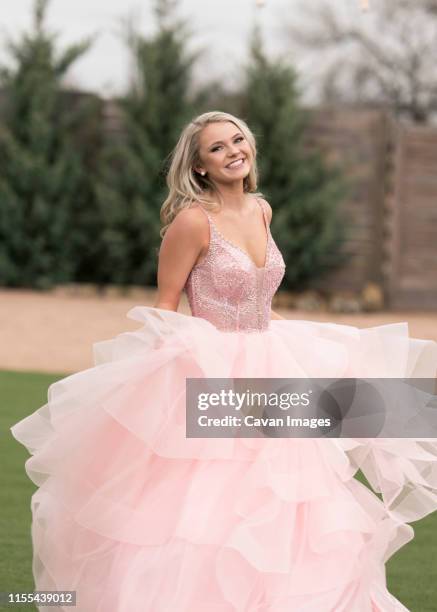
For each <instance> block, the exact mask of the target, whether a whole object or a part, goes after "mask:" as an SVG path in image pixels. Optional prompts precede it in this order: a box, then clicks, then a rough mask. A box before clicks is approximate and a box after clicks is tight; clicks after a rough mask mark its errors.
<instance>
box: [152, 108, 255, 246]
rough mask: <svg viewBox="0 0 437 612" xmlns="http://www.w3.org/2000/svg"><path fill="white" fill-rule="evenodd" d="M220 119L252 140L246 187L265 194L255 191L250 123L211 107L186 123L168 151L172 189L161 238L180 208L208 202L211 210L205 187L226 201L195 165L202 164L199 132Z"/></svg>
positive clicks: (164, 208)
mask: <svg viewBox="0 0 437 612" xmlns="http://www.w3.org/2000/svg"><path fill="white" fill-rule="evenodd" d="M220 121H230V122H232V123H233V124H234V125H235V126H236V127H237V128H238V129H239V130H240V131H241V133H242V134H243V136H244V137H245V139H246V140H247V142H248V143H249V146H250V149H251V153H252V164H251V168H250V172H249V174H248V175H247V176H246V177H245V179H244V181H243V189H244V191H245V192H250V193H254V195H257V196H262V195H263V194H262V193H259V192H255V190H256V188H257V179H258V168H257V163H256V142H255V137H254V135H253V133H252V132H251V130H250V129H249V127H248V125H247V124H246V123H245V122H244V121H243V120H242V119H238V118H237V117H234V115H231V114H230V113H224V112H221V111H211V112H208V113H203V114H202V115H198V116H197V117H195V118H194V119H193V120H192V121H190V123H188V124H187V125H186V126H185V127H184V129H183V130H182V133H181V135H180V138H179V140H178V142H177V144H176V146H175V148H174V149H173V151H172V152H171V153H170V155H169V159H170V160H171V163H170V167H169V169H168V172H167V175H166V182H167V186H168V189H169V193H168V196H167V198H166V200H165V201H164V203H163V205H162V206H161V211H160V219H161V222H162V224H163V227H162V229H161V231H160V236H161V238H163V236H164V234H165V232H166V231H167V228H168V226H169V225H170V223H171V222H172V221H173V219H174V218H175V217H176V215H177V214H178V212H179V211H181V210H183V209H184V208H189V207H190V206H191V204H192V203H193V202H201V203H202V204H206V208H207V209H209V210H212V209H213V208H214V203H213V202H211V200H209V199H208V198H206V197H205V194H204V192H205V190H207V189H209V190H210V191H211V193H213V194H214V195H215V196H217V199H218V200H219V201H220V203H221V204H223V201H222V198H221V196H220V194H219V193H218V192H217V191H216V189H215V186H214V183H213V182H212V181H211V180H210V179H209V178H208V176H202V175H201V174H199V173H198V172H196V171H195V170H194V166H195V165H197V164H200V158H199V134H200V132H201V131H202V130H203V128H204V127H205V126H206V125H208V123H216V122H220ZM211 204H212V206H211Z"/></svg>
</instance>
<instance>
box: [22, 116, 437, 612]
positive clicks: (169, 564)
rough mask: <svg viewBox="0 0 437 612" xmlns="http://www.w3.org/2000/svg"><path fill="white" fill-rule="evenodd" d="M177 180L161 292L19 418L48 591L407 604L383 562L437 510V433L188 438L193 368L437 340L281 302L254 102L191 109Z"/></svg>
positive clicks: (260, 366) (165, 212)
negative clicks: (322, 316)
mask: <svg viewBox="0 0 437 612" xmlns="http://www.w3.org/2000/svg"><path fill="white" fill-rule="evenodd" d="M167 181H168V187H169V195H168V198H167V199H166V201H165V202H164V204H163V207H162V211H161V218H162V221H163V223H164V227H163V229H162V232H161V233H162V235H163V240H162V245H161V249H160V257H159V267H158V299H157V302H156V304H155V307H153V308H152V307H140V306H137V307H135V308H133V309H132V310H131V311H130V312H129V313H128V316H130V317H131V318H133V319H135V320H138V321H141V322H142V323H143V327H142V328H140V329H139V330H138V331H136V332H133V333H130V332H128V333H124V334H121V335H119V336H118V337H116V338H115V339H113V340H109V341H106V342H102V343H97V344H96V345H95V349H96V350H95V356H96V366H95V367H94V368H91V369H89V370H86V371H84V372H79V373H77V374H74V375H72V376H69V377H67V378H65V379H64V380H62V381H59V382H56V383H54V384H53V385H51V387H50V388H49V398H48V404H46V405H45V406H43V407H42V408H40V409H39V410H37V411H36V412H35V413H34V414H32V415H30V416H29V417H27V418H25V419H24V420H22V421H20V422H19V423H17V424H15V425H14V426H13V427H12V433H13V435H14V436H15V437H16V439H17V440H19V441H20V442H22V443H23V444H25V445H26V447H27V448H28V449H29V451H30V452H31V453H32V457H30V458H29V459H28V460H27V463H26V470H27V473H28V475H29V477H30V478H32V480H33V481H34V482H35V483H36V484H37V485H39V489H38V490H37V491H36V492H35V494H34V495H33V498H32V513H33V523H32V538H33V547H34V564H33V571H34V577H35V585H36V588H37V589H40V590H52V589H65V590H76V591H77V603H76V609H77V610H79V611H80V612H132V611H138V612H143V611H144V612H146V611H147V612H149V611H150V612H161V611H164V610H165V611H171V612H225V611H226V612H231V611H233V610H236V611H241V612H243V611H244V612H261V611H262V612H267V611H268V612H283V611H285V610H293V611H299V612H309V611H310V612H328V611H329V612H331V611H332V612H334V611H335V612H371V611H372V612H388V611H392V610H393V611H394V610H396V611H397V610H406V609H407V608H405V606H403V605H402V604H401V603H400V602H399V601H398V600H397V599H395V598H394V597H393V596H392V595H391V594H390V593H389V592H388V590H387V588H386V581H385V562H386V561H387V559H388V558H389V557H390V556H391V555H392V554H393V553H394V552H395V551H396V550H397V549H398V548H400V547H401V546H402V545H403V544H405V543H406V542H407V541H408V540H410V539H411V538H412V537H413V530H412V528H411V527H410V526H409V525H408V524H407V521H408V522H411V521H414V520H417V519H418V518H420V517H422V516H425V515H426V514H428V513H430V512H432V511H433V510H435V508H437V443H435V442H432V441H431V442H430V441H428V442H426V441H421V440H417V441H416V440H409V439H400V440H399V439H371V440H366V439H334V438H329V439H318V438H311V439H297V438H276V439H267V438H246V437H240V438H239V437H234V438H232V437H230V438H229V437H228V438H217V437H213V438H209V439H207V438H205V437H187V436H186V432H185V399H186V398H185V389H186V387H185V385H186V380H187V379H188V378H198V379H199V378H200V379H203V378H205V377H207V378H275V377H276V378H281V377H282V378H307V377H324V378H326V377H338V378H341V377H384V376H385V377H414V376H415V377H427V376H432V377H433V376H434V375H435V370H436V364H437V351H436V343H433V342H431V341H429V342H428V341H423V340H416V339H410V338H408V331H407V326H406V325H405V324H395V325H386V326H380V327H375V328H370V329H364V330H360V329H357V328H354V327H350V326H343V325H333V324H329V323H327V324H322V323H314V322H309V321H288V320H284V319H282V320H280V319H281V317H279V316H278V315H277V314H276V313H274V312H272V311H271V300H272V297H273V295H274V293H275V291H276V290H277V288H278V286H279V284H280V282H281V279H282V277H283V274H284V261H283V258H282V256H281V253H280V252H279V250H278V248H277V246H276V244H275V242H274V239H273V237H272V235H271V233H270V229H269V224H270V221H271V216H272V211H271V208H270V206H269V204H268V203H267V202H266V200H264V199H263V198H262V197H261V194H258V193H256V192H255V190H256V186H257V185H256V182H257V167H256V147H255V140H254V137H253V135H252V133H251V132H250V130H249V128H248V127H247V125H246V124H245V123H244V122H243V121H241V120H240V119H238V118H236V117H234V116H232V115H229V114H226V113H221V112H211V113H205V114H203V115H201V116H199V117H197V118H196V119H194V120H193V121H192V122H190V123H189V124H188V125H187V126H186V127H185V129H184V130H183V132H182V135H181V137H180V139H179V142H178V143H177V145H176V147H175V150H174V151H173V156H172V162H171V167H170V169H169V172H168V177H167ZM184 290H185V291H186V293H187V296H188V300H189V303H190V306H191V310H192V314H193V315H194V316H192V317H190V316H187V315H183V314H180V313H178V312H177V308H178V304H179V300H180V295H181V293H182V291H184ZM358 468H361V469H362V470H363V472H364V473H365V475H366V476H367V478H368V479H369V481H370V483H371V485H372V486H373V488H374V489H375V491H377V492H379V493H381V495H382V501H381V500H380V499H379V497H378V496H377V495H375V494H374V493H373V492H372V491H370V489H368V488H367V487H365V486H364V485H363V484H361V483H360V482H359V481H358V480H357V479H355V478H354V474H355V473H356V471H357V469H358ZM58 609H64V608H63V607H62V606H59V608H58ZM65 609H67V608H66V607H65Z"/></svg>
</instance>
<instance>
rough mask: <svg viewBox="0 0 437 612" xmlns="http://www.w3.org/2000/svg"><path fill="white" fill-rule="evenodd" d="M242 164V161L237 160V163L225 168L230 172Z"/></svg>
mask: <svg viewBox="0 0 437 612" xmlns="http://www.w3.org/2000/svg"><path fill="white" fill-rule="evenodd" d="M243 164H244V159H239V160H238V161H235V162H232V164H231V165H230V166H226V168H229V169H230V170H232V169H233V168H239V167H240V166H242V165H243Z"/></svg>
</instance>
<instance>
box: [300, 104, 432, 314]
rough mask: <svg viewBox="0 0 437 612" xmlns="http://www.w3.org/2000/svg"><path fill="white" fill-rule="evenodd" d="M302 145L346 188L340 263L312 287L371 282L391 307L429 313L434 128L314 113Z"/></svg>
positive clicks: (357, 114)
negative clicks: (309, 145) (333, 166)
mask: <svg viewBox="0 0 437 612" xmlns="http://www.w3.org/2000/svg"><path fill="white" fill-rule="evenodd" d="M309 138H310V140H311V141H312V142H313V143H314V144H315V145H317V146H318V147H320V148H321V149H322V150H323V151H324V152H325V155H326V158H327V160H328V161H329V160H332V161H333V162H335V163H337V164H339V165H340V166H341V167H342V168H343V169H344V172H345V174H346V176H347V178H348V181H349V183H350V185H351V191H350V196H349V198H348V199H347V200H346V201H345V202H344V203H343V205H342V207H341V209H340V211H341V215H342V217H343V220H344V222H345V223H346V224H347V228H348V233H349V238H348V240H347V242H346V243H345V245H344V250H345V252H346V253H347V254H348V260H347V263H346V265H344V266H343V267H342V268H341V269H339V270H337V271H335V272H334V273H331V274H329V275H327V276H326V277H324V278H323V279H321V280H319V281H317V282H316V283H315V284H314V287H315V288H320V289H334V290H337V291H338V290H351V291H354V292H357V291H361V290H362V289H363V288H364V287H365V286H366V284H368V283H375V284H377V285H379V286H380V287H381V289H382V291H383V293H384V297H385V302H386V304H387V306H388V307H390V308H392V309H402V308H418V309H436V310H437V129H435V128H432V127H429V126H417V125H412V124H403V123H400V122H398V121H397V120H395V119H394V118H393V117H392V116H391V114H390V113H389V112H387V111H386V110H384V109H382V110H381V109H361V110H360V109H356V108H355V109H344V108H336V109H326V108H324V109H323V108H322V109H318V110H316V111H314V112H313V119H312V124H311V129H310V133H309Z"/></svg>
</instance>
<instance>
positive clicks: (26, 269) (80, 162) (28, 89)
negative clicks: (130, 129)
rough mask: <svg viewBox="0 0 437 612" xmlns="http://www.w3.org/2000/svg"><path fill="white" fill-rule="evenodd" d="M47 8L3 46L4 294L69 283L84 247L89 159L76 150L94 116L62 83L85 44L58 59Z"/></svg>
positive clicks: (0, 258) (0, 275)
mask: <svg viewBox="0 0 437 612" xmlns="http://www.w3.org/2000/svg"><path fill="white" fill-rule="evenodd" d="M47 5H48V0H37V1H36V3H35V5H34V16H33V17H34V21H33V29H32V31H31V32H29V33H25V34H24V35H23V36H22V37H21V39H20V40H19V41H17V42H14V41H9V43H8V49H9V51H10V54H11V56H12V58H13V60H14V64H15V65H14V66H13V67H12V68H6V67H3V68H2V69H1V72H0V84H1V86H2V96H3V105H2V112H1V114H2V116H1V122H0V284H2V285H8V286H27V287H36V288H47V287H50V286H51V285H53V284H56V283H60V282H67V281H70V280H72V279H74V276H75V273H76V270H77V268H78V266H79V265H80V257H81V256H82V254H83V246H84V244H86V243H87V242H88V241H87V240H86V239H85V238H84V237H83V236H81V235H80V228H79V225H80V222H81V220H80V217H81V214H82V213H86V211H87V210H88V209H89V206H90V200H89V198H90V197H91V193H92V191H91V187H90V181H89V178H88V177H87V173H86V168H85V164H86V157H87V155H88V157H90V158H91V157H92V151H91V150H88V151H87V150H86V147H82V148H81V146H80V142H81V141H83V139H84V130H86V128H87V127H89V126H90V123H89V119H90V117H91V116H94V117H96V116H97V110H98V109H97V106H96V103H95V100H94V99H92V98H91V97H86V96H84V97H80V96H76V97H74V96H72V95H71V96H69V95H67V93H66V92H64V91H62V90H61V80H62V78H63V77H64V75H65V73H66V71H67V70H68V69H69V67H70V66H71V65H72V64H73V63H74V62H75V61H76V60H77V59H78V58H79V57H81V56H82V55H83V54H84V53H85V52H86V50H87V49H88V48H89V46H90V44H91V40H84V41H82V42H80V43H78V44H75V45H72V46H70V47H69V48H67V49H66V50H65V51H64V52H63V53H61V54H60V55H59V56H58V55H57V54H56V53H55V38H56V36H55V35H53V34H50V33H48V32H47V31H46V29H45V26H44V19H45V14H46V10H47ZM82 144H83V143H82Z"/></svg>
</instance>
